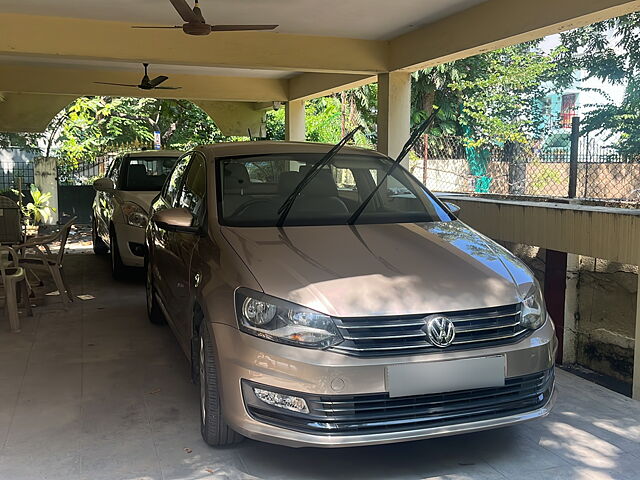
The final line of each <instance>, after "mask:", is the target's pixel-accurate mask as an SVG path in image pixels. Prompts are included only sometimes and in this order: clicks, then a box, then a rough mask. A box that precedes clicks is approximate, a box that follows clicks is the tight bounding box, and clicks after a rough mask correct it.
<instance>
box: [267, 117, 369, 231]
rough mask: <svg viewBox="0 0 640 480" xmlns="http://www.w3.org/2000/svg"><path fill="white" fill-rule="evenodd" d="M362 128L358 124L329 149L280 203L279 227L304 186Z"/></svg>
mask: <svg viewBox="0 0 640 480" xmlns="http://www.w3.org/2000/svg"><path fill="white" fill-rule="evenodd" d="M361 129H362V126H357V127H356V128H354V129H353V130H351V131H350V132H349V133H347V134H346V135H345V136H344V138H343V139H342V140H340V141H339V142H338V143H336V144H335V145H334V146H333V148H331V150H329V151H328V152H327V153H326V154H325V155H324V157H322V158H321V159H320V160H318V161H317V162H316V163H314V164H313V166H312V167H311V168H310V169H309V171H308V172H307V174H306V175H305V176H304V177H303V178H302V180H300V183H298V185H296V188H294V189H293V192H291V195H289V196H288V197H287V199H286V200H285V201H284V202H283V203H282V205H280V208H278V213H279V214H280V217H279V218H278V222H277V223H276V225H277V226H278V227H282V226H283V225H284V221H285V220H286V219H287V215H288V214H289V211H290V210H291V207H293V202H295V201H296V198H298V195H300V192H301V191H302V190H303V189H304V187H306V186H307V185H308V184H309V182H311V180H313V179H314V177H315V176H316V175H317V174H318V172H320V169H321V168H322V167H324V166H325V165H327V164H328V163H329V162H330V161H331V159H332V158H333V157H335V155H336V153H338V152H339V151H340V150H341V149H342V147H344V146H345V145H346V144H347V142H348V141H349V140H351V139H352V138H353V137H354V135H355V134H356V133H357V132H358V130H361Z"/></svg>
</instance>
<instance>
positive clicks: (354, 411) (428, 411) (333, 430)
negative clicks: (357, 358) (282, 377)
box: [248, 369, 554, 435]
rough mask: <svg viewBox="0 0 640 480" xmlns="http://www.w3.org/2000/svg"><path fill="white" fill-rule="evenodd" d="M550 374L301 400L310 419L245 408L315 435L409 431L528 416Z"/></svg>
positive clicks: (549, 384)
mask: <svg viewBox="0 0 640 480" xmlns="http://www.w3.org/2000/svg"><path fill="white" fill-rule="evenodd" d="M553 379H554V373H553V369H550V370H546V371H542V372H538V373H535V374H531V375H526V376H522V377H512V378H507V379H506V381H505V385H504V386H503V387H493V388H481V389H473V390H462V391H457V392H448V393H439V394H429V395H416V396H407V397H398V398H390V397H389V394H388V393H377V394H372V395H353V396H345V395H338V396H315V395H303V396H304V397H305V399H306V401H307V405H308V406H309V414H293V413H288V412H287V413H284V412H283V411H281V410H276V409H273V408H267V409H261V408H260V407H257V406H255V405H254V406H248V410H249V412H250V414H251V415H252V416H254V417H255V418H256V419H258V420H260V421H263V422H265V423H269V424H272V425H276V426H280V427H284V428H288V429H293V430H297V431H301V432H305V433H313V434H331V435H335V434H340V435H349V434H354V435H356V434H364V433H384V432H394V431H410V430H417V429H423V428H435V427H441V426H446V425H455V424H460V423H468V422H475V421H480V420H488V419H495V418H501V417H506V416H509V415H516V414H519V413H526V412H530V411H533V410H536V409H538V408H540V407H542V406H544V405H545V404H546V403H547V402H548V401H549V399H550V397H551V392H552V388H553Z"/></svg>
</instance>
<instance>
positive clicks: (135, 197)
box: [118, 190, 160, 212]
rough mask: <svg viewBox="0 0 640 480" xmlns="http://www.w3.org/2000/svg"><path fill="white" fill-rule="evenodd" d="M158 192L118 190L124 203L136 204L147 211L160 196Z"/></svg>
mask: <svg viewBox="0 0 640 480" xmlns="http://www.w3.org/2000/svg"><path fill="white" fill-rule="evenodd" d="M158 193H160V192H158V191H150V192H149V191H129V190H118V197H120V200H121V201H122V202H134V203H137V204H138V205H140V206H141V207H142V208H144V209H145V211H147V212H148V211H149V209H150V207H151V202H152V201H153V199H154V198H156V197H157V196H158Z"/></svg>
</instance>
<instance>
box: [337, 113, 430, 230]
mask: <svg viewBox="0 0 640 480" xmlns="http://www.w3.org/2000/svg"><path fill="white" fill-rule="evenodd" d="M435 118H436V112H435V111H434V112H433V113H432V114H431V115H429V117H428V118H427V119H426V120H425V121H423V122H422V123H421V124H420V125H418V126H417V127H416V128H415V130H414V131H413V133H412V134H411V136H410V137H409V140H407V143H405V144H404V147H402V151H401V152H400V154H399V155H398V157H397V158H396V159H395V160H394V161H393V163H391V166H390V167H389V168H388V169H387V172H386V173H385V174H384V176H383V177H382V179H381V180H380V182H378V184H377V185H376V186H375V187H374V188H373V190H372V191H371V193H370V194H369V195H368V196H367V198H365V199H364V202H362V203H361V204H360V206H359V207H358V208H357V209H356V211H355V212H353V215H351V216H350V217H349V220H347V225H353V224H354V223H355V222H356V220H358V217H359V216H360V214H361V213H362V212H363V211H364V209H365V208H367V205H369V202H370V201H371V199H372V198H373V197H374V196H375V194H376V193H377V192H378V189H379V188H380V185H382V184H383V183H384V182H385V180H386V179H387V177H388V176H389V175H391V173H393V171H394V170H395V169H396V167H397V166H398V165H400V162H402V160H404V157H406V156H407V154H408V153H409V152H410V151H411V149H412V148H413V146H414V145H415V144H416V142H417V141H418V139H419V138H420V136H421V135H422V134H424V132H425V131H426V130H427V128H429V127H430V126H431V124H432V123H433V121H434V120H435Z"/></svg>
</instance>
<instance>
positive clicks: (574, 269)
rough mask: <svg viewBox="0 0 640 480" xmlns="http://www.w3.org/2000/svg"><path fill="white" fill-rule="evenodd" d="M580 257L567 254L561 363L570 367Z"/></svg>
mask: <svg viewBox="0 0 640 480" xmlns="http://www.w3.org/2000/svg"><path fill="white" fill-rule="evenodd" d="M579 262H580V255H575V254H573V253H568V254H567V275H566V287H565V300H564V332H558V336H560V335H562V338H563V344H564V349H563V353H562V363H563V364H565V365H570V364H573V363H576V356H577V346H576V339H577V331H578V329H577V326H576V318H577V314H578V270H579V266H580V265H579Z"/></svg>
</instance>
